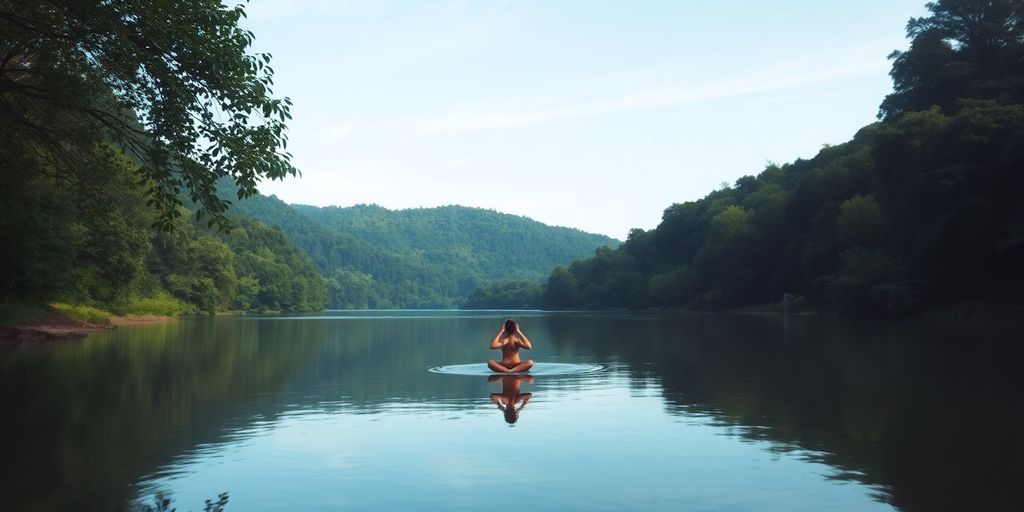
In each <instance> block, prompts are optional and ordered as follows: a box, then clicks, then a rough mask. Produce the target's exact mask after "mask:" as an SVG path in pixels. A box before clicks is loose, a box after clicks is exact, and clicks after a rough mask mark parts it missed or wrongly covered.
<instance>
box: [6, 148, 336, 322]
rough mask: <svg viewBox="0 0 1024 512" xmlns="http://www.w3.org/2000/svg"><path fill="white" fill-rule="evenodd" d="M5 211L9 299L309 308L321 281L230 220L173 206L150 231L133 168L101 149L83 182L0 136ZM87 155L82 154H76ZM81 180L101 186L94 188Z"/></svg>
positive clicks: (125, 307) (254, 227)
mask: <svg viewBox="0 0 1024 512" xmlns="http://www.w3.org/2000/svg"><path fill="white" fill-rule="evenodd" d="M0 144H4V145H6V147H4V148H3V154H4V155H5V156H9V157H13V158H10V159H5V160H4V161H3V165H4V169H3V170H4V175H5V176H6V177H7V182H6V188H5V193H6V194H7V197H8V200H9V202H8V203H7V204H8V207H7V208H6V210H5V211H4V213H3V215H2V216H0V237H2V238H3V240H4V244H3V250H2V251H0V283H2V284H3V289H2V293H3V299H4V301H5V302H23V301H29V302H32V301H38V302H51V301H59V302H69V303H74V304H82V305H88V306H92V307H99V308H102V309H109V310H113V311H114V312H119V313H161V314H177V313H183V312H190V311H206V312H214V311H225V310H247V311H268V310H272V311H282V310H284V311H317V310H321V309H323V308H324V307H325V306H326V302H327V292H326V286H325V282H324V280H323V278H321V277H320V275H319V274H318V273H317V272H316V269H315V268H314V267H313V265H312V263H311V262H310V261H309V258H308V257H307V256H306V255H305V254H303V253H302V252H301V251H299V250H298V249H297V248H296V247H295V246H293V245H292V244H291V243H290V242H288V240H287V239H286V238H285V237H284V236H283V235H282V234H281V232H280V231H277V230H274V229H271V228H268V227H267V226H265V225H262V224H260V223H258V222H255V221H252V220H248V219H241V218H232V219H228V220H229V221H230V224H231V226H232V228H231V229H230V230H227V231H223V230H218V229H210V228H209V227H208V226H207V223H205V222H202V223H197V222H196V219H195V215H193V214H192V213H191V212H190V211H189V210H187V209H185V208H179V210H178V211H177V215H178V216H177V217H176V218H175V219H173V220H172V221H170V222H171V224H169V225H167V226H166V229H163V230H158V229H155V228H154V220H155V217H156V215H157V214H156V212H155V211H154V210H153V209H151V208H149V207H148V206H147V205H146V195H145V192H144V187H143V186H142V185H141V184H139V183H138V182H137V180H136V179H135V178H134V177H133V174H132V173H133V166H134V164H133V162H132V161H131V160H130V159H128V158H127V157H125V156H124V155H123V154H122V153H121V152H120V151H118V150H117V149H115V148H113V147H111V146H102V145H101V146H97V147H96V148H94V150H93V151H92V152H91V153H89V154H88V158H89V160H88V161H87V162H83V163H84V164H85V165H87V166H88V168H89V169H90V174H88V175H85V176H76V175H72V176H64V177H62V178H57V177H51V176H48V175H47V174H46V173H45V172H44V169H45V166H46V163H45V162H43V161H41V160H40V159H39V158H38V155H37V153H35V152H31V151H26V150H25V149H24V148H22V147H18V146H16V145H14V144H10V143H9V139H5V140H3V141H0ZM83 157H84V155H83ZM85 179H97V180H98V179H102V180H104V183H105V186H104V187H103V188H102V189H99V190H94V189H91V188H90V187H89V186H88V184H87V183H82V181H83V180H85Z"/></svg>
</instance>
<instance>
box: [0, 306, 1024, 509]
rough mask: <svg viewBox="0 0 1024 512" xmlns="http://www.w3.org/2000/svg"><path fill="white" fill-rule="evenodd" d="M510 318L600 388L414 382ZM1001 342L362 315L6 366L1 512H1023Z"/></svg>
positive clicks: (577, 319)
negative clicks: (209, 509)
mask: <svg viewBox="0 0 1024 512" xmlns="http://www.w3.org/2000/svg"><path fill="white" fill-rule="evenodd" d="M509 316H511V317H512V318H515V319H516V320H519V321H520V324H521V325H522V328H523V331H524V332H525V333H526V334H527V335H528V336H529V337H530V339H531V340H532V341H533V343H534V350H532V351H530V352H526V353H525V355H526V357H530V358H532V359H534V360H536V361H537V362H545V363H574V364H586V365H598V366H597V367H596V368H595V367H590V368H589V369H590V370H591V371H588V372H585V373H577V374H570V375H536V376H534V377H533V378H532V379H526V378H523V379H516V378H507V379H505V380H504V381H503V380H502V379H489V378H488V377H487V376H486V375H451V374H444V373H435V372H431V371H429V369H430V368H432V367H437V366H442V365H455V364H468V363H482V362H483V361H486V359H487V358H488V357H495V356H496V355H497V351H491V350H488V348H487V345H488V343H489V341H490V339H491V338H492V337H493V336H494V334H495V332H496V331H497V329H498V327H499V324H500V322H501V320H502V319H504V318H506V317H509ZM1019 329H1020V323H1019V322H1017V325H1007V324H1006V323H1001V324H1000V323H991V322H961V321H937V320H928V321H925V320H900V321H864V320H849V319H837V318H831V317H816V316H798V317H791V318H783V317H781V316H774V315H751V314H635V313H622V314H604V313H602V314H582V313H579V314H577V313H540V312H515V313H503V312H460V311H415V312H414V311H387V312H365V311H364V312H329V313H325V314H322V315H317V316H304V317H266V318H254V317H222V318H186V319H183V320H181V321H178V322H174V323H170V324H165V325H155V326H140V327H125V328H120V329H116V330H113V331H110V332H103V333H98V334H95V335H91V336H90V337H88V338H87V339H85V340H84V341H81V342H72V343H61V344H54V345H45V346H38V345H36V346H32V345H20V346H0V372H2V373H0V399H2V411H3V416H2V421H0V429H2V433H3V437H2V439H3V441H2V442H3V446H4V450H3V462H2V464H3V466H4V467H5V470H4V476H3V478H2V479H0V509H3V510H8V511H20V510H100V511H110V510H145V507H146V506H150V507H152V506H154V504H155V503H156V500H157V499H158V496H159V497H161V498H164V499H170V500H171V507H172V508H177V509H178V510H179V511H181V512H184V511H188V510H193V511H200V510H203V507H204V500H208V499H213V500H215V499H216V498H217V496H218V494H220V493H223V492H226V493H228V497H229V501H228V504H227V506H226V508H225V510H227V511H252V510H334V509H337V510H342V509H355V510H364V509H380V510H391V509H397V510H402V509H404V510H480V509H483V508H486V507H510V506H522V507H524V508H525V509H527V510H672V511H676V510H693V511H704V510H708V511H712V510H713V511H719V510H729V511H741V510H751V511H754V510H756V511H766V510H767V511H771V510H777V511H796V510H807V511H827V510H837V511H870V510H904V511H935V510H1007V511H1009V510H1014V511H1017V510H1024V400H1022V398H1021V396H1022V395H1021V392H1022V391H1024V377H1022V376H1024V372H1022V371H1021V365H1022V364H1024V358H1022V357H1021V356H1022V354H1024V349H1022V348H1021V341H1022V340H1024V336H1022V335H1021V334H1020V330H1019ZM508 402H512V403H517V404H518V405H516V406H514V408H513V409H507V408H506V409H507V410H503V409H501V408H499V406H498V404H504V403H508ZM524 403H525V405H523V404H524Z"/></svg>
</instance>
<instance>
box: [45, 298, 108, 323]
mask: <svg viewBox="0 0 1024 512" xmlns="http://www.w3.org/2000/svg"><path fill="white" fill-rule="evenodd" d="M50 307H51V308H53V310H54V311H56V312H58V313H60V314H62V315H65V316H69V317H71V318H74V319H76V320H81V321H83V322H89V323H90V324H99V325H110V317H111V313H110V312H109V311H104V310H102V309H98V308H94V307H92V306H82V305H79V304H65V303H63V302H54V303H52V304H50Z"/></svg>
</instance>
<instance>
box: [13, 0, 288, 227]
mask: <svg viewBox="0 0 1024 512" xmlns="http://www.w3.org/2000/svg"><path fill="white" fill-rule="evenodd" d="M243 16H245V11H244V9H243V7H242V6H236V7H233V8H228V7H225V6H224V5H222V4H221V3H220V2H219V1H216V0H188V1H174V2H166V1H161V0H42V1H40V0H0V34H3V37H2V38H0V125H2V126H4V127H5V128H6V127H12V128H14V129H9V130H8V129H5V135H4V137H10V138H12V139H17V140H15V141H14V142H15V143H16V144H18V145H21V146H25V147H32V148H34V149H35V150H36V151H37V152H40V153H42V154H44V155H45V156H46V157H47V158H49V159H50V160H51V161H52V162H53V167H54V169H55V172H57V173H59V174H85V173H86V172H87V170H85V169H82V168H81V166H79V165H78V162H79V161H80V160H81V159H80V158H78V155H79V154H81V153H89V152H91V151H93V149H92V148H93V147H94V145H95V143H96V142H97V141H99V140H104V139H106V140H112V141H114V142H115V143H116V144H117V145H119V146H120V147H121V148H122V149H124V151H125V152H126V153H127V154H128V155H129V156H130V157H132V159H133V160H134V161H135V162H136V163H137V164H138V166H139V167H138V168H139V171H140V178H141V179H140V181H144V182H146V183H147V184H148V187H149V189H148V192H147V202H148V203H149V204H150V205H151V206H155V207H157V209H158V212H159V215H158V217H157V219H156V223H157V225H158V226H161V227H169V226H170V223H171V221H172V219H173V218H174V217H176V216H177V215H179V210H178V208H177V206H178V205H179V204H180V202H181V199H180V197H181V194H182V193H187V194H188V195H189V196H191V199H192V201H193V202H195V203H196V204H197V205H198V206H199V211H200V212H201V213H205V214H209V215H211V220H210V222H211V223H212V222H213V221H215V220H218V221H220V220H223V219H224V217H223V213H224V211H225V210H226V208H227V204H228V201H226V200H224V199H221V198H218V196H217V194H216V184H215V182H216V180H217V179H218V178H220V177H230V178H231V179H233V180H234V182H235V183H236V184H237V186H238V189H237V190H238V192H237V195H238V197H239V198H241V197H246V196H250V195H252V194H254V193H255V192H256V184H257V182H258V181H259V180H260V179H263V178H270V179H280V178H283V177H285V176H288V175H294V174H296V172H297V171H296V170H295V168H294V167H292V165H291V163H290V159H291V156H290V155H289V154H288V153H287V152H284V148H285V146H286V143H287V135H286V133H285V122H286V120H288V119H289V118H290V114H289V109H290V106H291V102H290V100H288V99H287V98H281V99H278V98H274V97H273V96H272V94H273V93H272V90H271V87H272V85H273V75H274V72H273V69H271V68H270V66H269V63H270V55H268V54H265V53H264V54H250V53H248V52H247V50H248V49H249V46H250V45H251V44H252V41H253V34H252V33H251V32H249V31H246V30H243V29H241V28H240V27H239V26H238V22H239V20H240V19H241V18H242V17H243ZM69 120H71V121H73V122H71V123H69V122H68V121H69ZM86 128H87V129H86ZM97 186H101V185H97Z"/></svg>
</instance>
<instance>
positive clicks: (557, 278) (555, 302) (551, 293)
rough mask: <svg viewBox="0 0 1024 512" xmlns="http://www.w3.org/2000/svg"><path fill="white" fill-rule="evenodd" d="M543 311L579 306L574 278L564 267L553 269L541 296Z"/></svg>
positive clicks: (578, 291)
mask: <svg viewBox="0 0 1024 512" xmlns="http://www.w3.org/2000/svg"><path fill="white" fill-rule="evenodd" d="M541 305H543V306H544V309H558V308H575V307H579V306H580V290H579V286H578V285H577V284H576V276H575V275H573V274H572V273H571V272H569V270H568V269H567V268H565V267H555V270H553V271H552V272H551V277H549V278H548V282H547V285H546V286H545V287H544V294H543V295H542V296H541Z"/></svg>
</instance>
